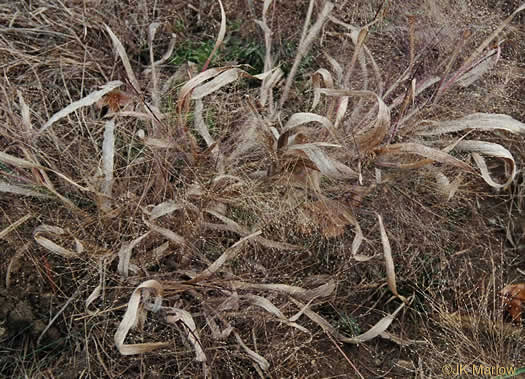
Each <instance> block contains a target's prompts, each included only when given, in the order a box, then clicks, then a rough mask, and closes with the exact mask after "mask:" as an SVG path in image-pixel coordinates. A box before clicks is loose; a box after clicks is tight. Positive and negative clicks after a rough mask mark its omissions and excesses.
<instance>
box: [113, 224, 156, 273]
mask: <svg viewBox="0 0 525 379" xmlns="http://www.w3.org/2000/svg"><path fill="white" fill-rule="evenodd" d="M149 234H150V232H147V233H144V234H143V235H141V236H140V237H138V238H135V239H134V240H133V241H131V242H125V243H123V244H122V247H121V248H120V250H119V252H118V258H119V261H118V268H117V271H118V272H119V273H120V275H122V276H123V277H124V278H127V277H128V272H129V260H130V258H131V253H132V250H133V248H134V247H135V246H137V245H138V244H139V243H140V241H142V240H143V239H144V238H146V237H147V236H148V235H149Z"/></svg>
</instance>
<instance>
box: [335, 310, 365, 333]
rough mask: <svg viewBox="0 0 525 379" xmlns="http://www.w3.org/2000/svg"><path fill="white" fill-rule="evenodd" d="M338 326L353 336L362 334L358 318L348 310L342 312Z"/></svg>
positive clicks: (343, 331)
mask: <svg viewBox="0 0 525 379" xmlns="http://www.w3.org/2000/svg"><path fill="white" fill-rule="evenodd" d="M336 326H337V329H339V331H341V332H342V333H344V334H346V335H349V336H351V337H354V336H357V335H359V334H361V327H360V326H359V324H358V322H357V320H356V319H355V318H354V317H352V316H351V315H349V314H348V313H346V312H345V313H341V315H340V318H339V320H338V321H337V325H336Z"/></svg>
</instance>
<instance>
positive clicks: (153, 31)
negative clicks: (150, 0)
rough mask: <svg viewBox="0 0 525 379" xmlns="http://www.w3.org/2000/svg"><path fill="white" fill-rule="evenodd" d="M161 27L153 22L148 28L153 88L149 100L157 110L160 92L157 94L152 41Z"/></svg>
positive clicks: (157, 82)
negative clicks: (150, 99)
mask: <svg viewBox="0 0 525 379" xmlns="http://www.w3.org/2000/svg"><path fill="white" fill-rule="evenodd" d="M159 26H161V24H160V23H158V22H154V23H152V24H151V25H150V26H149V28H148V45H149V59H150V62H151V81H152V82H153V88H152V89H151V98H152V100H153V105H154V106H155V107H156V108H157V109H158V108H160V92H159V81H158V78H157V69H156V67H155V66H156V64H157V62H155V57H154V55H153V40H154V39H155V34H156V33H157V29H158V28H159Z"/></svg>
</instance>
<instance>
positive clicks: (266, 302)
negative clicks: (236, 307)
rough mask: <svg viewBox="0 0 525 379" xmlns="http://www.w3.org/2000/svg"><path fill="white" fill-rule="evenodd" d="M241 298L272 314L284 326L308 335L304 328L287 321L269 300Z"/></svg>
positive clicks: (249, 297)
mask: <svg viewBox="0 0 525 379" xmlns="http://www.w3.org/2000/svg"><path fill="white" fill-rule="evenodd" d="M241 298H244V299H247V300H248V301H249V302H250V303H251V304H253V305H256V306H258V307H261V308H263V309H264V310H265V311H266V312H268V313H271V314H273V315H274V316H276V317H277V318H278V319H279V321H281V322H283V323H284V324H286V325H288V326H290V327H292V328H296V329H299V330H300V331H302V332H304V333H309V331H308V329H306V328H305V327H304V326H301V325H299V324H296V323H295V322H292V321H290V320H288V319H287V318H286V316H285V315H284V314H283V313H282V312H281V311H280V310H279V308H277V307H276V306H275V305H274V304H273V303H272V302H271V301H270V300H268V299H266V298H265V297H262V296H257V295H244V296H242V297H241Z"/></svg>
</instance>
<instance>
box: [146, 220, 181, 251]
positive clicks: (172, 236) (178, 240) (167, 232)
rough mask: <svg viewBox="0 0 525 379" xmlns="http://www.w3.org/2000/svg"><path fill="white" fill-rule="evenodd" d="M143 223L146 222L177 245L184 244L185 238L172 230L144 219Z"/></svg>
mask: <svg viewBox="0 0 525 379" xmlns="http://www.w3.org/2000/svg"><path fill="white" fill-rule="evenodd" d="M144 224H146V225H147V226H148V227H149V228H150V229H151V230H152V231H154V232H155V233H159V234H160V235H162V236H164V237H166V238H167V239H169V240H170V241H172V242H175V243H176V244H177V245H180V246H184V245H185V244H186V240H185V238H184V237H183V236H181V235H179V234H177V233H175V232H174V231H172V230H169V229H167V228H163V227H161V226H158V225H155V224H154V223H152V222H149V221H147V220H144Z"/></svg>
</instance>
